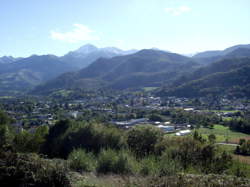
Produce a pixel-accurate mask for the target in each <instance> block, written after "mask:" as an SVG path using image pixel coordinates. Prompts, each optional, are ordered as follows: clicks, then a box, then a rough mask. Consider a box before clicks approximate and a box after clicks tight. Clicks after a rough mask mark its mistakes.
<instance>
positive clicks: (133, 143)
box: [127, 126, 163, 157]
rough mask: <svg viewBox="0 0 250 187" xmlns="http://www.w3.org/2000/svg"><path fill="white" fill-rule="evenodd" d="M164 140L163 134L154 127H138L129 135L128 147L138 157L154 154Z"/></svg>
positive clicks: (129, 132) (130, 131)
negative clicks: (157, 146) (159, 143)
mask: <svg viewBox="0 0 250 187" xmlns="http://www.w3.org/2000/svg"><path fill="white" fill-rule="evenodd" d="M162 138H163V134H162V132H161V131H160V130H159V129H158V128H156V127H153V126H137V127H134V128H132V129H131V130H129V131H128V133H127V143H128V146H129V148H130V149H131V151H132V152H134V153H135V154H136V156H137V157H143V156H147V155H149V154H153V153H154V151H155V146H156V144H157V143H158V142H160V141H161V139H162Z"/></svg>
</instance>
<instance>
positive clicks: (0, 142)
mask: <svg viewBox="0 0 250 187" xmlns="http://www.w3.org/2000/svg"><path fill="white" fill-rule="evenodd" d="M11 121H12V120H11V118H9V117H8V116H7V115H6V114H5V113H4V112H2V111H0V149H1V148H3V147H4V146H5V145H10V144H12V140H13V137H14V133H13V132H12V129H11V127H10V126H9V123H10V122H11Z"/></svg>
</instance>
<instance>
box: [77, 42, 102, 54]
mask: <svg viewBox="0 0 250 187" xmlns="http://www.w3.org/2000/svg"><path fill="white" fill-rule="evenodd" d="M97 50H98V48H97V47H96V46H94V45H92V44H86V45H84V46H82V47H80V48H79V49H77V50H76V51H75V52H78V53H83V54H88V53H92V52H94V51H97Z"/></svg>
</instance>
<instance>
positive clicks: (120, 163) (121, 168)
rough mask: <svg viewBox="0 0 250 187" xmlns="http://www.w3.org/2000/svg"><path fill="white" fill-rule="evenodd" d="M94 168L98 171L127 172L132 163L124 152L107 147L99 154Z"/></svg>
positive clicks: (129, 171) (130, 168) (130, 169)
mask: <svg viewBox="0 0 250 187" xmlns="http://www.w3.org/2000/svg"><path fill="white" fill-rule="evenodd" d="M96 170H97V172H98V173H116V174H128V173H131V172H132V165H131V163H130V158H129V156H128V155H127V154H126V153H124V152H123V151H120V152H115V151H114V150H111V149H108V150H103V151H101V153H100V154H99V158H98V163H97V169H96Z"/></svg>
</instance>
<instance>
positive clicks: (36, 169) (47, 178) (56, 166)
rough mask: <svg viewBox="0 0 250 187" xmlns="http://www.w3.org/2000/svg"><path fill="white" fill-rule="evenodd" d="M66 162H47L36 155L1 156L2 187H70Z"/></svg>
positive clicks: (8, 153) (0, 175)
mask: <svg viewBox="0 0 250 187" xmlns="http://www.w3.org/2000/svg"><path fill="white" fill-rule="evenodd" d="M67 171H68V169H67V167H66V166H65V163H64V161H61V160H51V161H49V160H45V159H42V158H40V157H39V156H38V155H36V154H17V153H11V152H5V153H1V154H0V186H20V187H22V186H26V187H32V186H36V187H43V186H47V187H61V186H64V187H69V186H70V182H69V179H68V178H67V176H66V173H67Z"/></svg>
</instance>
